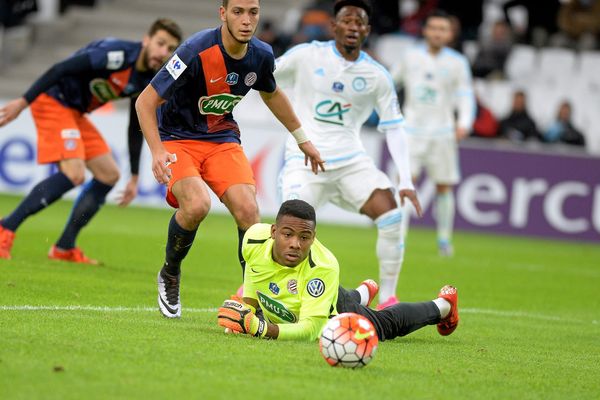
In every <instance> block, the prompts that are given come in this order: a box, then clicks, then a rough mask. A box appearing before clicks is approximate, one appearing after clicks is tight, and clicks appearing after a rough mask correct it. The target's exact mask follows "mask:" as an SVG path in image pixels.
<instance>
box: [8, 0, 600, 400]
mask: <svg viewBox="0 0 600 400" xmlns="http://www.w3.org/2000/svg"><path fill="white" fill-rule="evenodd" d="M440 1H442V0H440ZM77 2H78V3H86V2H87V3H90V2H93V1H89V0H78V1H77ZM218 2H219V1H218V0H210V1H209V0H169V1H164V0H102V1H95V3H96V4H95V6H94V7H93V8H89V7H77V6H70V7H68V8H67V10H66V12H65V13H64V14H61V15H60V16H59V15H58V14H56V13H52V12H51V11H48V8H44V7H47V6H50V7H49V9H52V7H51V6H52V5H54V6H57V7H60V6H61V5H62V6H65V5H66V4H67V3H68V2H67V1H64V0H63V1H59V0H52V1H42V0H38V1H37V6H38V8H39V9H40V11H39V12H38V13H37V14H29V15H28V16H27V18H26V20H25V21H24V22H25V23H24V24H22V25H18V26H13V27H12V28H10V29H3V30H2V31H1V33H0V35H2V41H1V43H2V58H1V59H0V60H1V62H2V63H3V67H2V70H1V72H0V98H1V99H0V103H2V102H3V101H4V100H5V99H10V98H13V97H15V96H19V95H21V94H22V92H23V91H24V90H25V88H27V87H28V86H29V85H30V84H31V82H32V81H33V80H34V79H35V78H37V76H38V75H39V74H40V73H42V72H43V71H44V70H45V69H47V68H48V67H49V66H50V65H51V64H52V63H53V62H55V61H57V60H59V59H62V58H64V57H66V56H68V55H69V54H70V53H71V52H72V51H74V50H75V49H77V48H79V47H81V46H82V45H83V44H85V43H87V42H89V41H90V40H93V39H96V38H99V37H105V36H107V35H114V36H117V37H123V38H130V39H139V37H140V35H141V32H143V31H144V30H145V29H146V28H147V26H148V25H149V24H150V23H151V22H152V20H153V19H154V18H156V16H158V15H161V16H170V17H173V18H175V19H176V20H177V21H178V22H180V23H181V24H182V26H183V28H184V29H185V33H186V35H188V34H190V33H192V32H194V31H196V30H198V29H202V28H205V27H212V26H215V25H217V24H218V19H217V8H218V7H217V5H218V4H217V3H218ZM383 2H388V0H383ZM453 2H454V3H456V4H459V3H461V4H462V3H463V2H462V1H458V0H456V1H454V0H453ZM9 3H11V4H14V3H19V4H21V5H22V6H23V7H26V6H27V5H30V4H32V3H34V2H33V1H30V0H25V1H19V0H5V1H3V2H2V1H0V5H5V4H9ZM308 3H309V1H295V0H262V1H261V4H262V6H263V10H262V13H263V18H264V17H269V18H271V19H273V20H274V21H276V22H277V23H278V24H280V25H285V23H284V20H285V19H286V17H285V16H286V15H288V14H289V11H291V12H292V14H293V13H294V11H293V10H296V11H295V12H296V13H298V12H299V11H298V10H299V9H301V8H302V7H303V6H305V5H306V4H308ZM402 3H403V4H408V3H411V1H410V0H403V1H402ZM413 3H414V2H413ZM464 3H469V4H471V1H469V2H464ZM502 3H503V0H497V1H490V0H487V1H485V2H484V5H485V10H486V12H485V14H486V18H492V17H494V16H496V17H497V16H498V15H500V14H499V13H500V12H501V11H500V7H501V4H502ZM490 15H491V17H490ZM263 20H264V19H263ZM488 22H489V20H488ZM291 29H294V26H293V25H292V26H291ZM394 39H396V40H394ZM387 40H389V41H390V42H388V44H385V43H386V41H387ZM394 42H395V44H394V45H397V46H399V47H402V46H403V45H404V44H405V43H406V42H407V40H405V38H403V37H401V36H399V35H392V36H391V37H389V39H386V40H384V41H381V42H379V43H380V44H379V45H375V43H374V46H375V47H377V46H384V44H385V46H388V45H389V43H394ZM394 45H392V46H394ZM528 50H531V48H529V49H528ZM528 50H526V51H525V52H526V53H527V52H528ZM540 52H541V50H535V51H534V56H535V57H536V58H535V59H536V60H538V61H539V59H538V58H537V56H539V55H540ZM389 54H394V53H393V51H391V50H388V51H386V52H383V54H382V56H383V57H385V56H386V55H389ZM570 54H573V55H575V54H577V56H576V57H577V58H576V60H578V61H577V63H576V64H575V65H574V68H575V67H576V68H578V69H577V71H578V70H579V68H580V67H581V65H582V63H580V61H581V58H580V57H581V53H580V52H577V53H576V52H575V51H571V52H570ZM592 54H593V53H592ZM530 55H531V52H529V56H530ZM529 56H524V57H525V58H526V59H527V57H529ZM383 57H382V58H383ZM519 58H520V57H519ZM517 65H518V61H517ZM527 65H530V64H527ZM533 65H534V66H535V69H534V71H535V73H536V74H538V75H541V72H540V66H539V63H538V62H535V63H534V64H533ZM575 75H576V74H575V73H573V77H572V79H571V77H570V79H568V80H567V86H568V85H569V84H573V86H574V82H575V80H576V79H575V78H578V77H580V75H577V76H575ZM596 75H597V74H596ZM533 80H534V79H533V78H531V76H530V77H529V79H527V80H526V81H525V84H527V83H529V81H533ZM480 84H481V81H480V82H478V83H477V85H480ZM483 84H484V85H485V86H486V87H488V88H491V89H490V93H496V91H495V89H496V88H501V89H500V90H499V92H504V93H505V96H501V95H500V94H494V95H493V96H492V95H490V96H491V97H487V98H488V99H492V100H498V101H499V104H504V107H506V105H507V104H508V103H510V93H511V90H512V88H513V87H517V86H518V85H519V84H518V83H517V82H516V81H510V80H506V81H490V82H483ZM590 88H591V89H593V88H594V86H593V85H590ZM589 92H592V93H591V94H590V93H589ZM565 93H567V94H568V93H570V91H568V90H567V89H565V88H564V87H562V88H561V89H560V90H557V91H556V95H557V96H558V97H560V96H561V95H563V94H565ZM592 94H593V90H590V91H588V93H587V95H586V97H582V98H578V99H577V100H578V103H577V104H583V103H587V104H588V105H589V109H588V110H595V109H597V106H598V100H597V98H596V97H594V96H593V95H592ZM506 96H508V97H506ZM547 98H548V107H549V108H552V107H554V104H553V101H554V100H552V99H551V97H550V96H547ZM257 104H259V106H257ZM540 104H546V102H542V103H540ZM530 105H531V106H537V105H539V104H538V102H536V103H535V104H530ZM579 107H580V106H579V105H577V106H576V108H575V115H576V116H577V118H579V117H580V112H579V111H580V108H579ZM126 109H127V101H123V102H120V103H117V104H116V105H115V108H113V109H104V110H102V112H98V113H95V114H94V115H93V116H92V118H93V119H94V120H96V121H97V122H98V124H99V127H100V129H102V131H103V133H105V134H106V135H107V138H108V140H109V141H110V143H111V144H112V145H113V146H114V147H115V152H116V155H117V157H118V158H119V162H120V163H121V165H122V166H123V169H124V177H123V181H125V180H126V178H127V170H128V169H127V162H126V157H127V155H126V154H127V153H126V149H125V136H126V134H125V132H126V119H127V117H126V112H125V110H126ZM238 111H239V115H238V116H239V118H240V120H241V123H242V127H243V129H244V132H243V139H244V143H245V147H246V150H247V152H248V153H249V155H250V158H251V159H252V161H253V165H254V167H255V169H256V170H258V171H259V172H260V173H259V179H260V185H261V188H262V190H261V193H260V194H259V201H260V202H261V207H262V209H263V214H265V215H266V220H267V221H268V220H271V216H269V215H268V213H269V210H270V211H272V210H273V209H272V208H271V207H276V204H277V203H276V202H277V199H276V174H277V171H278V169H279V166H280V163H281V155H282V149H281V145H282V141H283V140H284V137H285V135H284V134H283V132H282V131H281V129H280V127H279V125H278V124H277V123H276V122H274V120H273V119H272V117H271V116H270V115H269V114H268V113H267V112H266V111H265V110H264V108H262V106H261V105H260V102H258V103H257V102H256V101H255V98H254V99H253V98H250V97H249V98H247V99H245V100H244V102H243V103H241V104H240V106H239V110H236V113H237V112H238ZM551 114H553V112H550V111H549V112H548V113H547V114H544V115H545V116H546V117H547V118H550V117H551V116H552V115H551ZM500 116H501V115H500ZM591 116H592V117H594V116H595V115H594V113H591ZM595 126H596V127H597V126H598V125H597V124H596V125H595ZM587 127H588V128H592V129H590V130H588V129H587V128H586V130H585V131H584V133H585V134H586V139H588V146H587V147H586V149H585V151H582V150H578V149H573V148H570V147H569V148H568V147H562V146H551V147H545V146H543V145H542V144H541V143H525V144H520V145H518V146H516V145H514V144H512V143H507V142H502V141H495V140H494V141H483V142H482V141H477V140H475V139H469V140H468V141H467V142H465V143H463V144H462V145H461V151H462V153H463V166H462V167H463V173H464V175H465V177H466V179H465V181H464V182H463V184H462V185H461V188H459V189H458V190H457V200H458V201H457V203H459V204H458V206H459V218H460V219H463V220H466V221H464V222H471V223H472V222H473V221H474V222H477V224H473V223H472V224H471V225H470V226H468V225H467V226H464V225H463V227H465V228H469V229H476V230H477V232H475V233H472V232H466V231H464V230H461V231H459V232H457V233H456V235H455V245H456V249H457V252H456V254H455V256H454V257H453V258H449V259H448V258H441V257H438V255H437V252H436V246H435V231H434V230H433V229H428V228H426V229H421V228H419V227H417V226H414V225H413V226H412V227H411V231H410V235H409V245H410V247H409V250H408V251H407V254H406V260H405V264H404V267H403V270H402V275H401V278H400V287H399V295H400V296H401V300H402V301H422V300H423V299H428V298H431V297H432V296H434V295H435V293H436V291H437V289H438V288H439V287H441V286H442V285H444V284H446V283H453V284H455V285H456V286H457V287H458V288H459V290H460V296H461V299H460V307H461V325H460V327H459V330H458V331H457V332H456V333H455V334H453V335H451V336H449V337H447V338H442V337H440V336H439V335H438V334H437V332H436V330H435V329H434V328H433V327H430V328H433V329H428V328H425V329H422V330H419V331H418V332H415V333H413V334H411V335H410V336H408V337H405V338H401V339H398V340H393V341H386V342H385V343H381V344H380V348H379V349H378V353H377V355H376V359H375V360H374V361H373V362H372V363H371V364H370V365H369V366H368V367H367V368H365V369H363V370H361V371H352V370H340V369H334V368H330V367H329V366H328V365H327V364H326V363H325V362H324V361H323V360H322V359H321V356H320V354H319V351H318V346H317V345H316V344H315V343H301V342H282V341H267V342H265V341H258V340H254V338H249V337H232V336H228V335H224V334H223V333H222V330H221V329H219V327H218V326H217V325H216V323H215V319H216V318H215V314H216V309H215V307H217V306H218V305H219V304H221V302H222V301H223V299H224V298H226V297H227V296H229V294H230V293H231V291H232V290H235V288H237V287H238V285H239V283H240V277H239V266H238V261H237V256H236V253H235V245H236V239H235V224H234V223H233V221H232V219H231V217H230V216H229V215H227V214H222V215H217V213H211V215H209V217H208V218H207V219H206V220H205V221H204V222H203V228H202V232H201V234H200V235H199V237H198V238H197V243H195V244H194V248H193V249H192V250H191V251H190V254H189V256H188V258H187V259H186V265H185V267H184V268H185V283H184V287H183V292H182V294H183V296H184V307H185V308H184V312H185V316H184V317H183V318H182V319H181V320H177V321H172V320H166V319H164V318H162V317H161V316H160V314H159V313H158V312H157V310H156V303H155V301H156V286H155V279H156V271H157V269H158V267H159V264H160V262H161V260H162V258H163V256H164V240H165V233H166V231H165V230H166V226H167V223H168V221H169V218H170V217H171V215H172V211H171V210H167V209H166V208H165V205H164V203H163V201H162V198H161V195H160V194H159V192H160V187H159V186H157V185H156V184H154V181H153V179H152V177H151V176H149V175H145V176H144V177H142V189H143V193H142V194H143V195H142V196H140V199H138V201H137V204H138V205H141V204H152V205H153V207H131V208H127V209H120V208H118V207H116V206H113V205H108V206H107V207H104V208H103V210H102V212H101V213H100V214H99V215H98V217H97V218H95V219H94V221H92V223H91V224H90V226H88V227H87V228H86V230H85V232H84V233H83V234H82V235H81V239H80V242H79V243H80V245H81V246H82V248H84V249H85V251H86V252H88V253H89V254H90V255H92V256H98V257H101V259H102V261H104V263H105V265H104V266H102V267H95V266H94V267H89V266H75V265H72V264H70V263H63V262H56V261H50V260H47V257H46V253H47V251H48V247H49V246H50V245H51V243H52V242H51V241H52V240H54V239H55V238H56V236H57V234H58V232H59V231H60V229H61V227H62V225H63V224H64V220H65V217H66V215H68V213H69V210H70V208H71V206H72V203H71V202H70V201H59V202H57V204H55V205H53V206H52V207H50V208H49V209H48V210H47V211H45V212H44V213H43V215H40V216H36V217H35V218H32V219H31V220H30V221H27V222H26V223H25V224H24V225H23V227H22V229H20V232H19V238H18V240H17V242H16V244H15V247H14V253H13V256H14V258H13V259H12V260H9V261H5V262H3V263H0V290H1V292H2V301H0V398H2V399H28V400H30V399H55V398H56V399H61V400H64V399H81V398H86V399H96V398H97V399H106V398H115V399H116V398H124V399H133V398H143V399H154V398H160V399H164V398H202V399H205V398H206V399H213V398H214V399H216V398H240V397H242V396H246V397H247V396H248V395H250V396H253V397H256V398H273V397H282V396H285V398H286V399H307V398H312V397H315V395H316V396H318V397H320V398H338V397H342V396H344V397H347V396H353V397H356V398H381V399H398V398H411V399H412V398H415V399H416V398H419V399H420V398H424V399H432V398H435V399H438V398H473V399H482V398H485V399H506V398H517V399H529V398H531V399H539V398H544V399H566V398H574V399H588V398H598V393H600V380H598V376H599V369H598V366H599V365H600V354H599V353H598V344H597V342H598V337H600V324H599V321H600V316H599V313H598V310H599V309H600V297H599V296H598V286H599V285H600V272H599V270H598V265H600V262H599V260H600V248H599V246H597V243H591V244H590V243H581V242H582V240H581V239H585V240H586V241H587V240H588V239H590V240H592V241H597V240H598V226H599V223H598V221H599V219H598V215H599V210H600V195H599V194H598V192H599V189H598V186H599V177H598V175H599V171H600V168H598V152H597V147H594V146H595V145H594V143H598V142H597V137H598V135H597V134H595V133H594V130H593V128H594V124H591V123H590V124H589V125H587ZM581 128H582V129H583V126H582V127H581ZM364 139H365V141H366V144H367V147H368V149H369V152H370V153H371V154H372V155H373V157H374V158H375V159H376V160H377V162H379V163H380V165H382V167H387V166H388V165H389V164H388V158H387V156H386V154H385V152H383V151H382V148H383V144H382V142H381V137H380V134H378V133H376V132H374V131H373V130H372V129H370V128H365V130H364ZM0 141H1V143H2V144H1V145H0V182H1V185H3V186H2V190H3V191H4V192H5V193H6V194H1V195H0V205H1V209H2V210H10V209H12V208H13V207H15V206H16V205H17V204H18V202H19V201H20V199H21V197H22V193H23V192H24V191H26V190H27V187H30V185H31V184H33V183H34V182H35V181H37V180H38V179H39V178H40V177H41V176H44V175H45V174H47V173H48V170H47V167H37V166H36V165H35V163H34V161H33V159H34V153H33V149H34V148H35V145H34V144H35V138H34V131H33V126H32V124H31V120H30V117H29V112H28V111H25V112H24V113H23V115H22V116H21V118H20V119H19V121H14V122H13V124H11V125H9V126H8V127H5V128H2V129H0ZM144 157H145V159H144V162H145V164H144V165H146V166H147V165H148V161H149V160H148V154H147V152H146V154H144ZM422 185H424V186H422V189H421V190H420V196H421V200H422V201H423V203H426V205H427V206H428V207H427V208H428V209H429V208H430V203H431V199H430V196H431V193H430V192H429V191H428V189H427V187H428V186H427V183H423V184H422ZM74 192H75V191H74ZM115 192H117V191H115ZM534 193H537V194H536V195H535V196H534V195H533V194H534ZM13 194H14V195H13ZM75 194H76V193H72V194H71V197H72V196H74V195H75ZM113 196H114V194H113ZM216 205H218V203H217V202H216V201H214V202H213V206H216ZM561 205H562V209H561V208H560V206H561ZM334 215H335V213H334V212H329V211H328V212H325V211H323V212H321V213H320V214H319V216H320V219H327V218H337V220H338V221H342V222H345V223H351V224H354V223H359V224H368V222H365V221H364V220H363V219H360V218H358V220H356V219H350V217H351V216H350V215H346V214H342V215H337V216H335V217H334ZM565 217H566V218H565ZM353 218H356V217H355V216H353ZM460 219H459V221H458V222H459V223H460V224H462V223H463V222H461V220H460ZM430 221H431V219H430V216H429V217H428V218H426V219H425V220H424V222H430ZM536 227H537V228H536ZM536 229H537V230H539V231H537V232H536ZM482 230H484V231H486V232H489V233H486V234H480V231H482ZM492 232H503V233H504V234H503V235H496V234H493V233H492ZM506 233H509V235H506ZM515 234H519V235H521V234H536V235H542V236H553V237H557V236H560V237H561V238H563V239H564V238H570V239H572V240H567V241H563V242H560V241H556V240H548V239H536V238H523V237H513V235H515ZM319 237H320V239H321V240H322V241H323V243H326V244H327V246H328V247H329V248H330V249H331V250H332V251H333V252H334V253H335V254H336V256H337V257H338V259H339V261H340V265H343V268H342V269H341V275H340V279H341V283H342V284H343V285H345V286H347V287H352V285H356V284H357V283H358V282H360V281H361V280H362V279H365V278H366V277H373V276H375V275H374V274H376V271H377V266H376V257H375V254H374V251H373V248H374V246H375V239H376V235H375V232H374V231H373V229H368V228H364V227H354V226H344V227H340V226H339V225H338V224H320V226H319ZM240 371H242V372H240Z"/></svg>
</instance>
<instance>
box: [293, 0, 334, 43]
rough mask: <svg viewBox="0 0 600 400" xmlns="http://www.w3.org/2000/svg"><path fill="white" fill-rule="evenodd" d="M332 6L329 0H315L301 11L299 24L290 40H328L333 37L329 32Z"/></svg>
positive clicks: (298, 41)
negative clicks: (296, 31)
mask: <svg viewBox="0 0 600 400" xmlns="http://www.w3.org/2000/svg"><path fill="white" fill-rule="evenodd" d="M332 13H333V6H332V2H331V1H330V0H315V1H314V2H313V3H312V4H311V5H309V6H308V7H307V8H306V9H305V10H304V12H303V14H302V17H301V18H300V26H299V28H298V33H296V34H295V35H294V36H293V38H292V42H293V43H294V44H297V43H304V42H311V41H313V40H329V39H331V38H332V37H333V34H332V32H331V18H333V15H332Z"/></svg>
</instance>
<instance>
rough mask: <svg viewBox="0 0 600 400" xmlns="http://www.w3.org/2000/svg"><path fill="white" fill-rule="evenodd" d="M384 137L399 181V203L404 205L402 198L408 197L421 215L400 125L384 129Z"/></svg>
mask: <svg viewBox="0 0 600 400" xmlns="http://www.w3.org/2000/svg"><path fill="white" fill-rule="evenodd" d="M385 139H386V143H387V147H388V150H389V152H390V155H391V156H392V160H394V164H395V165H396V169H397V170H398V174H399V175H400V183H399V184H398V194H399V196H400V205H401V206H404V200H405V199H408V200H410V202H411V203H412V204H413V206H414V207H415V211H416V212H417V215H418V216H419V217H421V216H422V215H423V210H422V208H421V203H420V202H419V198H418V197H417V191H416V190H415V187H414V185H413V182H412V177H411V174H410V161H409V155H408V142H407V140H406V134H405V133H404V129H403V128H402V125H397V126H395V127H391V128H389V129H386V130H385Z"/></svg>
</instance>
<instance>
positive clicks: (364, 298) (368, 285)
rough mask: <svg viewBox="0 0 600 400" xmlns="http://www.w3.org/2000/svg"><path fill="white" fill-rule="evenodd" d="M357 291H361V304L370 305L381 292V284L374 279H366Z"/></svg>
mask: <svg viewBox="0 0 600 400" xmlns="http://www.w3.org/2000/svg"><path fill="white" fill-rule="evenodd" d="M356 291H357V292H358V293H360V304H361V305H363V306H365V307H369V306H370V305H371V302H372V301H373V299H375V296H377V293H379V285H378V284H377V282H375V281H374V280H373V279H365V280H364V281H362V282H361V283H360V285H359V286H358V287H357V288H356Z"/></svg>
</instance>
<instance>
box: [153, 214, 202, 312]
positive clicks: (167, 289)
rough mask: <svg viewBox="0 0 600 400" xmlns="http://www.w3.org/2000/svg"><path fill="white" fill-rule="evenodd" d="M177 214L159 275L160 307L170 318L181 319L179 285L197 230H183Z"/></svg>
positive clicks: (170, 229)
mask: <svg viewBox="0 0 600 400" xmlns="http://www.w3.org/2000/svg"><path fill="white" fill-rule="evenodd" d="M176 215H177V212H176V213H175V214H173V216H172V217H171V221H170V222H169V234H168V235H169V236H168V238H167V247H166V257H165V263H164V265H163V267H162V269H161V270H160V272H159V273H158V307H159V309H160V312H161V313H162V314H163V315H164V316H165V317H168V318H179V317H181V302H180V300H179V283H180V281H181V261H183V259H184V258H185V256H186V255H187V253H188V252H189V251H190V248H191V247H192V243H193V242H194V238H195V237H196V232H197V229H194V230H193V231H188V230H185V229H183V228H182V227H181V226H180V225H179V224H178V223H177V218H176Z"/></svg>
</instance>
